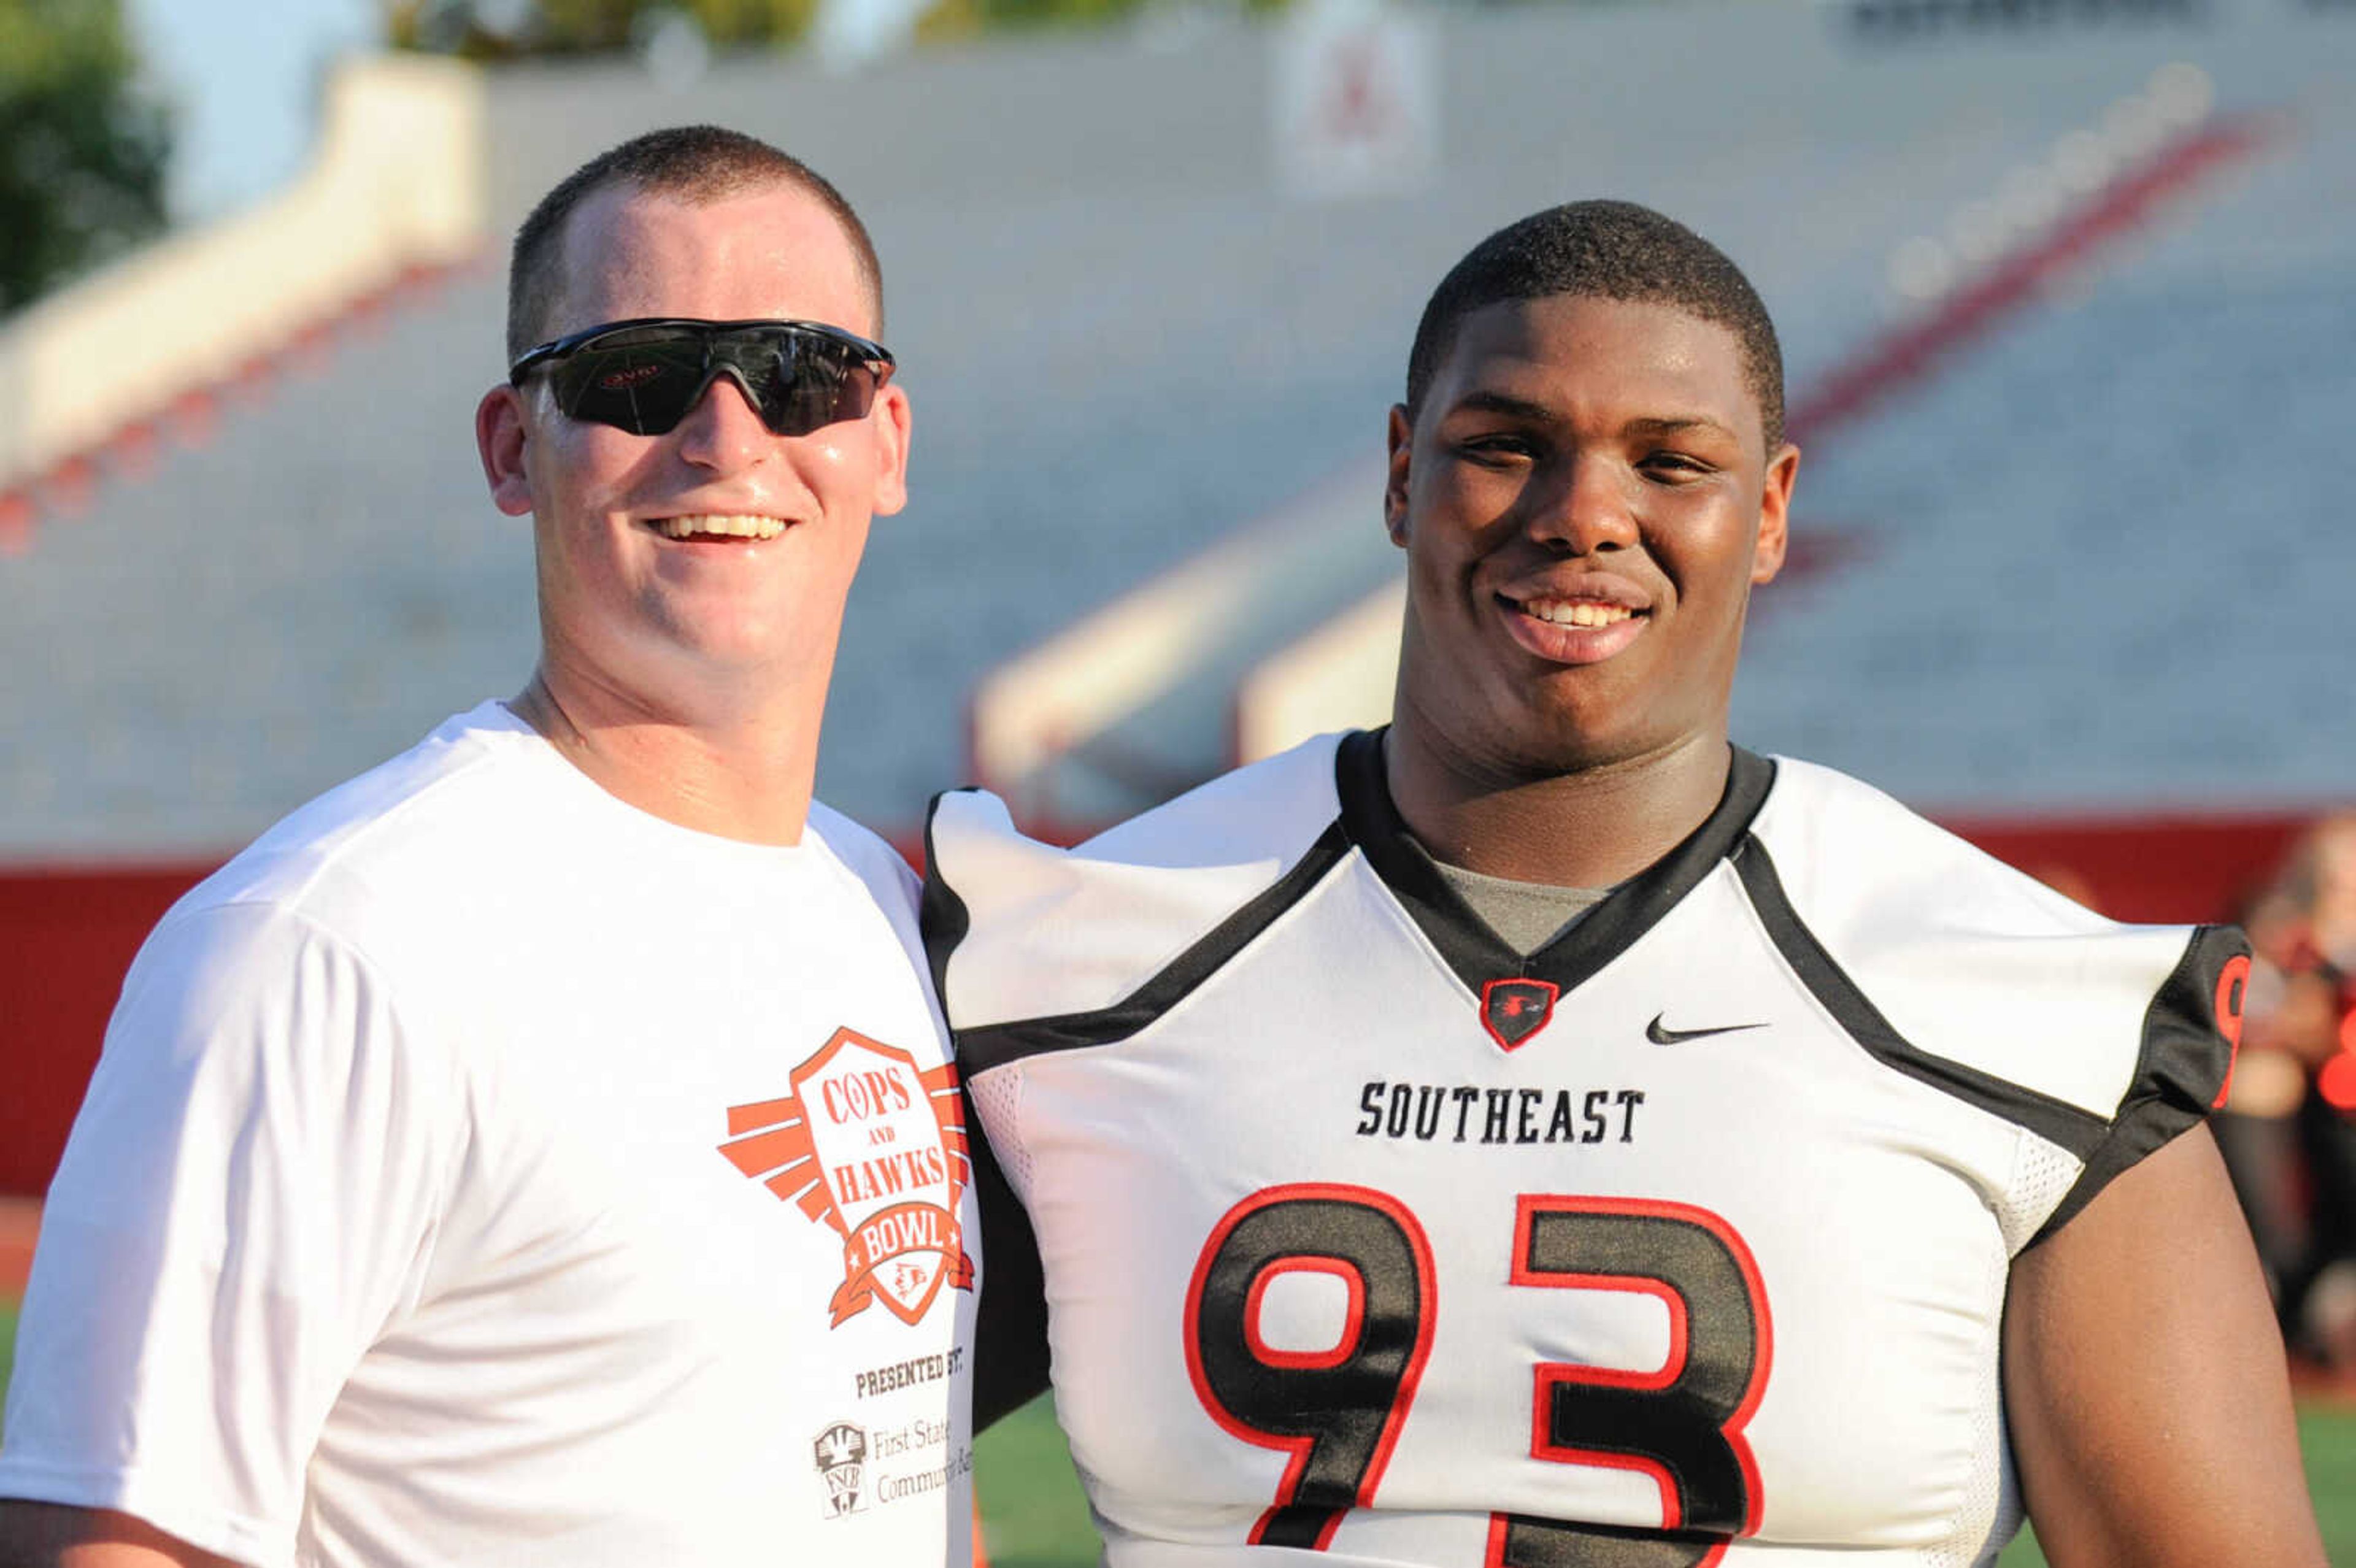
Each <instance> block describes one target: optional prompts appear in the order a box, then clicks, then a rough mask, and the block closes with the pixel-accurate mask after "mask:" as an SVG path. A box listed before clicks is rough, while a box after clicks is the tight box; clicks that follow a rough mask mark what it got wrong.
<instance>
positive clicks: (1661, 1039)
mask: <svg viewBox="0 0 2356 1568" xmlns="http://www.w3.org/2000/svg"><path fill="white" fill-rule="evenodd" d="M1666 1016H1667V1015H1666V1014H1665V1013H1655V1014H1654V1015H1653V1021H1652V1022H1651V1023H1648V1024H1646V1025H1645V1026H1644V1038H1645V1039H1646V1040H1651V1041H1652V1042H1653V1043H1654V1044H1655V1045H1676V1044H1677V1043H1679V1042H1680V1041H1683V1040H1700V1039H1702V1038H1704V1037H1705V1036H1708V1035H1713V1034H1740V1033H1741V1032H1742V1031H1743V1030H1744V1029H1765V1028H1766V1027H1767V1026H1766V1025H1765V1024H1720V1025H1719V1026H1718V1027H1717V1028H1716V1029H1663V1028H1662V1027H1661V1019H1664V1018H1665V1017H1666Z"/></svg>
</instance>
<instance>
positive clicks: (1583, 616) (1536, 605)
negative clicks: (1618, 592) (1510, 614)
mask: <svg viewBox="0 0 2356 1568" xmlns="http://www.w3.org/2000/svg"><path fill="white" fill-rule="evenodd" d="M1498 597H1499V599H1500V600H1502V601H1503V602H1504V603H1505V604H1506V605H1508V606H1510V607H1511V608H1513V609H1515V610H1518V611H1520V612H1521V613H1523V614H1525V615H1527V616H1529V617H1531V618H1532V619H1533V620H1538V621H1544V622H1547V624H1550V625H1556V626H1612V625H1617V624H1619V623H1621V622H1622V621H1625V620H1628V619H1630V618H1632V617H1633V616H1636V615H1642V614H1650V613H1651V612H1650V611H1643V610H1631V609H1630V608H1628V606H1626V605H1625V604H1602V603H1597V602H1596V601H1594V600H1592V599H1526V600H1520V601H1515V600H1512V599H1506V598H1505V596H1504V595H1503V594H1500V595H1498Z"/></svg>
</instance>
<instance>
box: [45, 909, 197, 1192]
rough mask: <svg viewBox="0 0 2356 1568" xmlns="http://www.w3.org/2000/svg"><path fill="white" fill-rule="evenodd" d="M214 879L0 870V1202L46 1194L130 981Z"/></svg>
mask: <svg viewBox="0 0 2356 1568" xmlns="http://www.w3.org/2000/svg"><path fill="white" fill-rule="evenodd" d="M211 869H212V868H211V867H210V866H209V865H203V866H165V867H149V868H143V869H108V870H103V871H96V870H68V869H59V870H6V871H0V1053H5V1055H0V1060H5V1061H6V1063H7V1066H6V1070H5V1073H0V1085H4V1086H5V1090H4V1091H0V1193H6V1192H15V1193H25V1194H34V1193H38V1192H40V1191H41V1190H42V1189H45V1188H47V1187H48V1184H49V1172H50V1171H51V1170H52V1169H54V1168H56V1166H57V1163H58V1156H59V1154H60V1153H61V1152H63V1150H64V1148H65V1143H66V1128H67V1127H68V1126H69V1125H71V1123H72V1121H73V1114H74V1108H75V1107H76V1106H78V1105H80V1104H81V1092H82V1086H83V1084H85V1083H88V1082H89V1080H90V1070H91V1067H92V1066H94V1065H95V1064H96V1063H97V1061H98V1043H99V1038H100V1036H102V1034H103V1033H104V1032H105V1030H106V1016H107V1014H108V1013H109V1012H111V1011H112V1010H113V1008H114V996H115V992H116V991H117V990H118V989H120V988H121V987H122V984H123V971H124V970H125V969H127V968H129V967H130V966H131V956H132V955H133V954H134V953H136V952H138V951H139V944H140V941H141V940H142V939H143V938H144V937H145V936H146V934H147V928H148V927H150V926H152V925H154V924H155V922H156V921H157V919H159V918H160V917H161V916H162V915H163V912H165V911H166V909H169V908H170V907H171V905H172V901H173V900H174V899H177V898H178V897H179V896H180V895H181V894H182V893H184V892H186V891H187V890H188V889H189V888H191V887H193V886H194V885H196V883H197V882H198V880H201V879H202V878H203V877H204V876H205V875H206V873H207V872H209V871H210V870H211Z"/></svg>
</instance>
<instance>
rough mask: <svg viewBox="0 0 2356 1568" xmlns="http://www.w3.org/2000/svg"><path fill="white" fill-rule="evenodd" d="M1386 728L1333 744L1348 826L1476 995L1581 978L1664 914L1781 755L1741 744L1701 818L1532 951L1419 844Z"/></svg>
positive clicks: (1742, 824)
mask: <svg viewBox="0 0 2356 1568" xmlns="http://www.w3.org/2000/svg"><path fill="white" fill-rule="evenodd" d="M1383 734H1384V731H1382V730H1361V731H1356V732H1355V733H1353V734H1350V735H1345V736H1344V737H1343V739H1342V744H1341V746H1340V748H1339V749H1338V750H1336V751H1335V752H1334V754H1333V784H1334V789H1335V792H1336V793H1337V794H1339V795H1341V797H1342V826H1343V827H1344V828H1345V829H1347V830H1348V833H1349V836H1350V839H1351V841H1352V842H1353V843H1355V844H1356V845H1357V847H1358V848H1359V849H1361V850H1362V851H1364V852H1365V857H1366V863H1367V864H1368V865H1369V866H1371V867H1373V868H1374V870H1375V875H1376V876H1377V877H1380V878H1381V879H1382V880H1383V885H1384V886H1385V887H1387V888H1388V889H1389V890H1390V893H1391V896H1392V897H1393V898H1395V899H1397V900H1398V904H1399V907H1400V908H1401V909H1404V910H1405V911H1407V912H1408V917H1409V918H1410V919H1412V920H1413V921H1414V922H1415V923H1416V925H1417V926H1418V927H1419V928H1420V929H1421V930H1422V932H1423V934H1424V935H1425V936H1426V937H1427V938H1429V939H1430V943H1431V944H1432V946H1433V947H1434V948H1436V949H1438V950H1439V953H1440V957H1441V958H1443V959H1444V960H1446V961H1447V964H1448V966H1449V967H1450V968H1451V969H1452V970H1454V971H1455V972H1456V977H1457V978H1458V979H1459V980H1462V982H1463V983H1464V988H1465V989H1466V990H1468V991H1470V992H1472V994H1473V995H1474V996H1476V997H1477V996H1479V995H1480V994H1481V988H1482V987H1483V986H1485V985H1487V984H1488V983H1489V982H1490V981H1492V980H1544V981H1546V982H1547V983H1548V984H1551V985H1554V986H1557V987H1560V988H1561V989H1562V990H1563V991H1564V992H1569V991H1571V990H1573V989H1574V988H1576V987H1578V986H1579V985H1580V984H1581V983H1582V982H1583V981H1585V980H1586V979H1588V978H1589V977H1590V976H1592V975H1594V974H1595V973H1596V972H1597V971H1598V970H1600V969H1601V968H1602V967H1603V966H1604V965H1606V964H1609V963H1611V962H1612V960H1613V959H1614V958H1617V957H1618V956H1619V955H1621V954H1622V953H1624V952H1626V951H1627V950H1628V949H1629V948H1630V947H1631V946H1632V945H1633V944H1635V942H1636V940H1637V939H1638V938H1639V937H1641V936H1643V935H1644V933H1646V932H1648V931H1650V930H1652V929H1653V927H1654V926H1655V925H1657V924H1658V923H1660V922H1661V920H1662V918H1663V917H1664V916H1665V915H1666V914H1667V913H1668V912H1670V911H1671V910H1673V909H1675V908H1676V906H1677V904H1678V902H1679V901H1681V900H1683V899H1684V898H1685V896H1686V895H1687V893H1690V892H1691V891H1693V890H1694V889H1695V888H1696V887H1697V886H1698V885H1699V884H1700V882H1701V880H1702V879H1703V878H1704V877H1707V876H1708V875H1709V873H1710V870H1711V869H1712V868H1714V867H1715V866H1717V864H1718V863H1719V861H1720V860H1723V859H1726V858H1727V856H1728V855H1729V854H1730V853H1731V852H1732V851H1733V850H1734V848H1735V847H1736V846H1737V845H1738V844H1740V842H1741V841H1742V838H1743V836H1744V835H1745V834H1746V833H1748V832H1749V831H1750V828H1751V818H1752V817H1754V816H1758V815H1759V808H1760V807H1761V806H1762V805H1765V804H1766V801H1767V792H1768V790H1769V789H1770V788H1771V787H1772V785H1773V784H1774V782H1775V764H1774V763H1771V762H1769V761H1768V760H1767V759H1766V758H1764V757H1762V756H1759V755H1757V754H1756V753H1754V752H1746V751H1744V750H1743V749H1742V748H1741V747H1740V746H1736V747H1734V748H1732V750H1733V753H1734V756H1733V761H1732V762H1731V763H1730V764H1729V765H1728V768H1727V773H1726V792H1725V794H1724V795H1720V796H1719V802H1718V805H1717V807H1716V808H1715V809H1714V810H1712V811H1711V812H1710V814H1709V816H1708V818H1707V819H1705V820H1704V821H1703V823H1702V825H1701V826H1700V827H1697V828H1695V829H1694V830H1693V831H1692V832H1691V833H1690V834H1687V836H1686V837H1685V839H1684V841H1683V842H1682V843H1680V844H1678V845H1677V847H1676V848H1674V849H1672V850H1670V851H1669V852H1668V853H1667V854H1665V855H1664V856H1662V857H1661V858H1660V859H1658V860H1655V862H1654V863H1653V864H1652V865H1651V866H1649V867H1648V868H1646V869H1644V870H1643V871H1640V872H1639V873H1637V874H1636V875H1635V876H1633V877H1631V878H1630V879H1629V880H1626V881H1624V882H1622V883H1621V884H1620V885H1619V886H1618V887H1616V888H1614V889H1612V891H1611V892H1610V893H1608V894H1606V895H1605V897H1604V898H1603V901H1601V902H1600V903H1598V904H1596V905H1595V906H1594V907H1593V908H1591V909H1590V910H1589V911H1588V912H1586V914H1584V915H1582V916H1581V917H1580V918H1579V919H1578V920H1575V921H1573V922H1572V923H1570V925H1569V928H1568V929H1567V930H1564V931H1561V932H1558V933H1556V935H1555V936H1554V938H1553V939H1552V940H1551V941H1549V942H1547V944H1546V945H1545V946H1543V947H1540V948H1539V949H1537V951H1536V952H1534V953H1532V954H1530V955H1527V956H1526V957H1525V956H1524V955H1522V954H1520V953H1519V952H1516V951H1515V949H1514V948H1513V946H1512V945H1511V944H1508V943H1506V942H1505V940H1504V939H1503V938H1502V937H1500V936H1498V934H1497V933H1495V932H1494V931H1492V930H1490V929H1489V926H1488V924H1487V923H1485V922H1483V920H1482V919H1481V917H1480V916H1479V915H1477V914H1475V913H1473V912H1472V906H1471V905H1470V904H1467V903H1466V902H1465V901H1464V900H1463V899H1462V897H1461V896H1460V895H1459V894H1458V893H1457V891H1456V890H1455V889H1454V888H1451V887H1450V886H1449V885H1448V881H1447V880H1446V879H1445V878H1443V877H1442V876H1440V872H1439V870H1438V869H1437V868H1436V867H1435V866H1434V865H1433V864H1432V861H1431V859H1430V857H1429V856H1428V855H1426V854H1423V853H1419V851H1418V849H1417V847H1416V845H1415V842H1414V838H1413V837H1412V835H1410V834H1409V832H1408V826H1407V823H1406V821H1405V819H1403V818H1402V817H1401V816H1399V814H1398V806H1397V805H1395V804H1393V802H1392V800H1391V792H1390V785H1389V784H1388V783H1387V782H1386V780H1385V777H1384V773H1383Z"/></svg>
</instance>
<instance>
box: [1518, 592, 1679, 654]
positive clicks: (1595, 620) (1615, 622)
mask: <svg viewBox="0 0 2356 1568" xmlns="http://www.w3.org/2000/svg"><path fill="white" fill-rule="evenodd" d="M1496 599H1497V603H1498V605H1499V606H1500V607H1502V608H1503V609H1505V611H1506V612H1507V614H1506V615H1505V630H1506V633H1507V635H1510V636H1511V637H1512V638H1513V640H1514V641H1515V643H1516V644H1518V645H1520V646H1521V648H1522V649H1523V651H1524V652H1526V653H1530V654H1535V655H1537V656H1538V657H1539V658H1541V659H1544V660H1545V661H1547V663H1548V664H1554V665H1592V664H1601V663H1602V662H1603V661H1604V660H1606V659H1609V658H1612V656H1615V655H1617V654H1619V653H1621V652H1622V650H1624V649H1626V648H1627V647H1628V646H1629V645H1631V644H1632V643H1633V642H1635V641H1636V639H1637V638H1639V637H1641V636H1642V635H1644V628H1645V627H1646V626H1648V625H1649V624H1651V623H1652V618H1653V612H1652V610H1651V608H1650V607H1649V606H1647V607H1644V608H1639V607H1637V606H1635V605H1633V604H1622V603H1613V602H1612V601H1610V600H1607V599H1601V598H1594V599H1590V598H1578V599H1559V598H1556V597H1554V596H1553V595H1551V594H1535V595H1533V596H1531V597H1530V598H1527V599H1514V598H1509V597H1507V596H1506V595H1505V594H1503V593H1500V594H1498V595H1497V596H1496Z"/></svg>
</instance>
